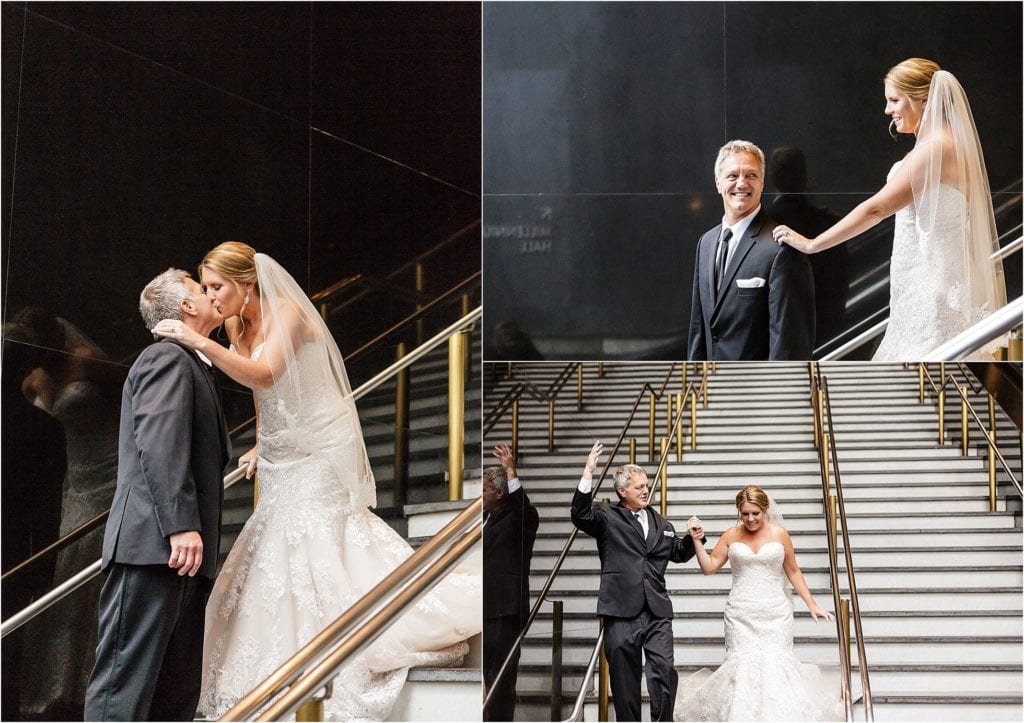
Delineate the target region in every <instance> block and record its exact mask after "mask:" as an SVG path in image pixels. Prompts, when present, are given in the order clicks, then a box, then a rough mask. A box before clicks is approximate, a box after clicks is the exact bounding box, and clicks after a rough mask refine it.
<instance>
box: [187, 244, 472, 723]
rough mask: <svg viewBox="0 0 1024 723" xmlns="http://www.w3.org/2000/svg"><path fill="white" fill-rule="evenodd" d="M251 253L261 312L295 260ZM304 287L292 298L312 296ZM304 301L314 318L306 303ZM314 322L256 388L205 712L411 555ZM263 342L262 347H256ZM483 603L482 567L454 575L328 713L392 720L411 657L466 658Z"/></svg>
mask: <svg viewBox="0 0 1024 723" xmlns="http://www.w3.org/2000/svg"><path fill="white" fill-rule="evenodd" d="M256 257H257V271H258V273H259V283H260V289H261V293H262V294H263V304H264V319H265V320H266V319H267V316H268V314H269V313H270V310H269V308H268V307H272V306H273V305H275V304H276V299H275V298H274V296H275V294H274V289H275V286H274V285H273V284H272V283H271V280H270V279H269V278H268V277H267V275H266V274H267V273H269V271H270V270H273V271H276V272H277V273H279V274H286V272H284V271H283V269H281V268H280V267H279V266H277V265H276V262H273V261H272V260H270V259H269V258H268V257H265V256H264V255H262V254H257V255H256ZM271 265H272V269H270V268H268V267H271ZM287 281H291V278H290V277H288V279H287ZM277 282H278V283H281V279H278V280H277ZM295 288H296V289H297V287H295ZM277 289H278V290H280V289H279V287H277ZM297 293H299V294H301V291H298V292H297ZM302 296H303V298H302V299H301V300H298V299H292V301H296V302H299V301H302V302H305V303H306V304H308V302H306V301H305V297H304V295H302ZM268 297H270V298H269V299H268ZM282 298H283V297H282ZM303 311H304V312H309V313H311V314H312V315H313V316H316V313H315V310H313V309H312V307H311V306H310V307H309V308H308V309H305V307H303ZM307 321H308V323H309V324H311V325H315V326H316V327H317V330H318V331H317V334H316V335H315V341H308V340H307V341H305V343H301V342H300V343H298V345H297V346H296V348H294V349H293V350H290V353H289V359H290V360H289V362H288V365H287V372H286V373H284V374H282V375H281V377H280V378H279V379H275V384H274V385H273V386H272V387H270V388H269V389H266V390H262V391H260V390H257V391H255V392H254V394H255V397H256V400H257V405H258V409H259V433H258V437H259V460H258V465H257V473H258V476H259V501H258V504H257V505H256V509H255V510H254V511H253V514H252V516H251V517H250V518H249V520H248V522H246V524H245V526H244V527H243V529H242V531H241V533H240V534H239V536H238V539H237V540H236V541H235V543H234V546H233V547H232V549H231V552H230V554H229V555H228V558H227V560H226V561H225V563H224V567H223V569H222V570H221V572H220V574H219V576H218V577H217V580H216V583H215V585H214V588H213V592H212V593H211V596H210V601H209V603H208V605H207V617H206V641H205V646H204V654H203V657H204V660H203V687H202V693H201V697H200V703H199V711H200V712H201V713H203V714H204V715H206V716H208V717H218V716H220V715H222V714H223V713H224V712H225V711H226V710H228V708H230V707H231V706H232V705H233V704H234V703H236V702H237V701H238V699H239V698H240V697H241V696H242V695H244V694H245V693H248V692H249V691H250V690H251V689H252V688H254V687H255V686H256V685H257V684H258V683H259V682H261V681H262V680H263V679H264V678H266V677H267V676H268V675H269V674H270V673H271V672H273V671H274V670H276V669H277V668H278V667H279V666H280V665H281V664H282V663H283V662H284V661H285V660H287V659H288V658H289V657H290V656H291V655H292V654H293V653H295V652H296V651H297V650H298V649H299V648H300V647H301V646H302V645H304V644H305V643H306V642H308V641H309V640H310V639H311V638H312V637H313V636H315V635H316V634H317V633H319V632H320V631H321V630H322V629H323V628H324V627H326V626H327V625H328V623H330V622H332V621H333V620H334V619H335V618H337V617H338V616H339V615H340V614H341V613H342V612H344V611H345V610H346V609H347V608H348V607H350V606H351V605H352V604H353V603H354V602H355V601H356V600H358V599H359V597H360V596H362V595H363V594H364V593H366V592H367V591H369V589H370V588H372V587H373V586H374V585H375V584H376V583H377V582H379V581H380V580H381V579H383V578H384V577H385V576H386V575H387V574H388V573H390V572H391V571H392V570H393V569H394V568H395V567H397V566H398V565H399V564H400V563H401V562H402V561H403V560H405V559H406V558H407V557H408V556H409V555H410V554H411V553H412V549H411V548H410V546H409V545H408V543H407V542H406V541H405V540H404V539H402V537H401V536H399V535H398V533H396V532H395V531H394V530H392V529H391V528H390V527H389V526H388V525H387V524H386V523H385V522H384V521H383V520H382V519H380V518H379V517H377V516H376V515H375V514H373V512H371V511H370V510H369V509H367V505H368V504H371V505H372V504H375V491H374V488H373V478H372V473H371V472H370V470H369V463H368V462H367V460H366V450H365V445H364V442H363V437H362V432H361V428H360V424H359V419H358V417H357V414H356V407H355V404H354V403H353V402H352V400H351V396H350V394H349V390H348V388H347V385H348V381H347V378H346V377H344V370H343V368H341V373H340V378H339V377H337V376H336V374H335V372H337V371H338V369H337V366H338V365H340V364H341V360H340V354H335V352H336V350H337V347H336V346H334V343H333V341H329V342H328V340H327V339H325V338H323V336H322V335H321V332H324V333H326V327H324V328H323V329H321V328H320V326H319V325H318V324H317V320H316V319H313V318H311V317H310V318H308V319H307ZM325 344H329V345H330V348H327V349H325V348H324V347H323V345H325ZM263 352H264V345H260V346H259V347H257V348H256V349H255V350H254V351H253V354H252V356H253V358H257V359H258V358H259V357H260V355H261V354H262V353H263ZM325 355H326V356H325ZM335 356H336V358H335ZM328 357H329V358H328ZM328 367H330V368H331V369H332V370H333V371H331V372H327V371H326V370H327V369H328ZM339 384H340V385H341V386H343V387H344V389H343V390H341V393H339V388H338V387H339ZM480 605H481V584H480V576H479V573H478V571H472V570H467V569H466V568H465V567H460V568H458V569H457V570H456V571H455V572H453V573H452V574H450V575H448V576H447V577H446V578H445V579H444V580H443V581H442V582H441V583H439V584H438V585H437V587H435V588H434V589H433V590H432V591H431V592H430V593H428V594H427V595H426V596H424V597H422V598H421V599H420V600H419V602H417V603H416V604H415V605H414V606H413V608H412V609H411V610H410V611H409V612H407V613H406V614H405V615H404V616H403V617H402V618H401V619H400V620H399V621H398V622H397V623H395V624H394V625H393V626H392V627H390V628H389V629H388V630H387V631H386V632H385V633H384V634H383V635H382V636H381V637H379V638H378V639H377V640H376V642H374V643H373V644H372V645H371V646H370V647H369V648H367V649H366V650H365V651H364V652H363V653H361V654H359V655H358V656H357V657H356V658H355V659H354V660H353V661H352V662H350V663H349V664H348V665H347V666H346V667H345V668H343V670H342V672H341V674H340V675H338V676H337V677H336V678H335V679H334V691H333V695H332V697H331V698H329V699H328V700H326V701H325V704H324V712H325V717H326V718H327V719H329V720H353V719H362V720H383V719H384V718H386V717H387V715H388V713H389V712H390V710H391V708H392V706H393V705H394V703H395V700H396V698H397V697H398V695H399V693H400V692H401V689H402V686H403V684H404V683H405V679H406V674H407V672H408V669H409V668H410V667H411V666H417V665H438V666H445V665H458V664H459V663H460V662H461V660H462V658H463V656H464V655H465V654H466V652H467V651H468V645H467V644H466V643H465V640H466V639H467V638H469V637H471V636H473V635H475V634H477V633H478V632H480V629H481V608H480Z"/></svg>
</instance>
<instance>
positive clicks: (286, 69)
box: [0, 3, 480, 720]
mask: <svg viewBox="0 0 1024 723" xmlns="http://www.w3.org/2000/svg"><path fill="white" fill-rule="evenodd" d="M0 13H2V17H0V20H2V32H3V43H2V52H3V58H2V60H3V62H2V70H0V72H2V73H3V76H2V81H3V88H2V91H3V137H2V143H3V146H2V152H3V182H2V197H3V211H4V213H3V218H4V235H3V253H2V256H3V260H4V278H3V291H4V293H3V308H2V317H3V318H2V321H3V331H4V356H3V369H2V375H3V384H4V415H5V418H4V425H3V445H2V447H3V452H4V458H3V472H2V474H3V480H4V482H3V492H4V564H3V566H4V570H7V569H9V567H10V566H11V565H14V564H16V563H17V562H20V561H21V560H23V559H24V558H25V557H26V556H27V555H28V554H30V553H32V552H36V551H38V550H39V549H40V548H41V547H43V546H45V545H46V544H48V543H49V542H52V541H53V540H54V539H55V538H56V537H57V535H58V534H61V533H66V532H68V531H69V530H70V529H72V528H73V527H75V526H77V525H78V524H79V523H81V522H82V521H84V520H86V519H88V518H90V517H92V516H94V515H96V514H97V513H99V512H102V511H104V510H105V509H106V508H108V507H109V502H110V497H111V494H112V490H113V484H114V480H115V479H116V451H117V448H116V445H117V422H118V404H119V401H120V387H121V384H122V382H123V379H124V375H125V373H126V372H127V369H128V367H129V365H130V364H131V362H132V361H133V360H134V357H135V355H136V354H137V353H138V352H139V351H140V350H141V349H142V348H143V347H144V346H145V345H147V344H148V343H150V341H152V338H151V337H150V335H149V334H148V333H147V331H146V330H145V328H144V327H143V324H142V321H141V318H140V316H139V312H138V296H139V292H140V291H141V289H142V287H143V286H144V285H145V284H146V283H147V282H148V281H149V280H150V279H152V278H153V277H154V276H156V275H157V274H158V273H160V272H161V271H163V270H165V269H166V268H168V267H169V266H177V267H181V268H185V269H195V267H196V264H197V263H198V261H199V260H200V259H201V258H202V256H203V254H204V253H205V252H206V251H207V250H208V249H210V248H212V247H213V246H215V245H216V244H218V243H220V242H222V241H225V240H228V239H236V240H242V241H246V242H248V243H250V244H252V245H253V246H255V247H256V248H257V249H258V250H260V251H265V252H267V253H269V254H270V255H272V256H274V257H275V258H276V259H277V260H279V261H280V262H281V263H282V264H283V265H284V266H285V267H286V268H287V269H288V270H289V271H290V272H291V273H292V274H293V275H294V276H295V278H296V279H297V280H298V281H299V283H300V284H302V285H303V287H304V288H305V289H306V290H307V291H308V292H309V293H310V294H313V293H315V292H317V291H319V290H321V289H323V288H324V287H327V286H329V285H330V284H333V283H334V282H337V281H338V280H339V279H342V278H346V277H350V276H353V275H356V274H361V275H363V276H366V277H384V276H386V275H387V274H389V273H390V272H392V271H394V270H395V269H398V268H399V267H401V266H403V265H404V264H406V262H408V261H409V260H410V259H411V258H413V257H415V256H416V255H417V254H420V253H422V252H424V251H426V250H427V249H430V248H431V247H434V246H435V245H436V244H438V243H439V242H442V241H444V240H445V239H447V238H449V237H451V236H452V235H453V234H456V232H458V231H459V230H460V229H466V228H467V226H469V225H471V224H472V223H473V222H474V221H475V220H477V219H478V218H479V213H480V199H479V187H480V181H479V175H480V62H479V53H480V7H479V5H476V4H472V3H441V4H430V3H409V4H389V5H388V6H386V7H385V6H383V5H379V4H374V3H53V4H50V3H3V4H2V6H0ZM472 228H473V232H474V233H476V232H477V231H476V227H472ZM469 241H470V242H469V243H466V244H464V247H463V248H465V249H467V250H466V251H464V252H463V253H462V254H461V255H460V256H459V257H458V258H456V259H455V260H454V262H453V263H446V264H445V265H444V266H443V267H442V266H439V265H437V264H435V265H434V267H432V268H431V267H429V266H428V270H427V279H426V282H425V284H424V288H425V289H426V291H427V292H428V293H429V292H432V291H440V290H443V289H447V288H448V287H449V286H451V285H452V284H454V283H455V281H458V280H461V279H463V278H464V277H465V276H466V275H467V274H468V273H470V272H471V271H476V270H479V266H480V259H479V253H478V252H479V245H478V242H477V241H476V240H475V239H473V238H470V239H469ZM450 255H451V254H449V256H450ZM403 283H404V280H403ZM409 286H410V287H411V283H410V284H409ZM412 296H413V295H412V294H407V295H406V297H407V298H403V299H402V300H400V301H381V300H380V296H378V297H377V301H376V306H375V311H376V313H375V314H365V313H364V314H351V315H349V317H346V318H344V319H336V320H335V321H336V323H335V324H334V325H333V327H334V328H335V329H336V330H337V332H338V341H339V346H340V347H341V349H342V351H343V352H345V353H347V352H348V351H350V350H351V349H354V348H356V347H358V346H359V345H361V344H363V343H364V342H366V341H367V340H368V339H369V338H372V337H373V336H375V335H376V334H378V333H379V332H380V331H381V330H382V329H383V328H386V327H387V326H388V325H389V324H390V323H393V321H394V316H395V315H397V316H399V317H401V316H404V315H405V314H407V313H410V311H411V310H412V309H413V308H414V306H415V303H417V300H416V299H414V298H412ZM15 346H16V347H17V352H11V351H10V349H11V348H12V347H15ZM372 371H378V370H377V369H374V370H372ZM353 381H354V382H355V383H359V382H360V381H362V379H357V378H354V379H353ZM225 387H226V389H225V396H226V399H225V406H226V409H227V411H228V414H229V420H228V421H229V424H230V425H231V426H235V425H236V424H237V423H239V422H241V421H242V420H244V419H247V418H248V417H250V416H251V415H252V413H253V408H252V398H251V394H250V393H248V392H247V391H244V390H241V389H238V388H231V385H225ZM17 419H20V420H23V422H24V424H14V423H13V422H14V421H15V420H17ZM30 430H35V432H34V433H33V434H32V435H31V436H29V437H26V436H25V433H26V432H27V431H30ZM19 435H20V436H19ZM243 451H244V450H243ZM30 513H31V514H30ZM36 517H38V519H36ZM8 523H10V524H8ZM101 536H102V533H101V532H99V531H98V530H97V531H96V532H95V533H93V534H92V535H91V536H90V537H88V538H86V540H85V541H84V542H83V544H79V545H77V546H76V547H74V548H73V551H70V550H69V551H68V552H67V553H66V554H62V556H61V557H60V558H59V559H58V560H56V563H52V562H51V563H50V566H49V568H48V569H46V568H41V569H37V570H35V571H34V573H33V574H32V575H31V576H30V577H32V579H31V580H27V578H26V580H27V581H26V582H24V584H20V583H19V585H17V586H14V585H8V584H6V583H5V586H4V604H5V607H4V616H5V617H6V616H7V615H8V614H9V612H11V611H10V610H9V606H8V603H9V602H10V603H11V604H12V605H14V604H19V607H20V604H21V603H24V602H25V601H26V600H27V599H31V598H32V597H34V596H37V595H38V594H39V592H40V590H45V589H49V588H50V587H52V584H53V582H54V580H55V579H56V580H60V579H63V578H65V577H67V576H68V575H70V574H71V573H73V572H77V571H78V570H80V569H81V568H82V567H83V566H84V561H85V560H86V558H88V562H92V561H94V560H95V559H97V558H98V555H99V547H98V540H99V539H100V538H101ZM9 537H11V539H15V540H17V541H20V542H23V543H24V544H22V545H20V546H19V545H17V544H12V545H11V546H8V541H9V540H8V538H9ZM9 553H10V554H9ZM37 578H38V579H37ZM16 587H17V590H18V591H20V592H19V595H20V596H19V595H16V594H15V588H16ZM22 592H23V593H24V594H23V595H21V594H20V593H22ZM87 592H88V591H87ZM89 594H92V593H89ZM68 608H74V610H71V611H70V612H69V611H68ZM76 611H77V612H76ZM79 613H80V614H81V615H82V616H84V617H83V618H82V619H78V618H76V617H75V615H76V614H79ZM55 615H56V617H57V618H59V619H56V618H55V619H54V620H52V621H51V622H49V623H47V625H46V626H45V627H46V628H47V629H48V632H49V633H51V634H50V635H49V636H43V637H45V638H46V640H42V639H40V640H33V639H32V638H33V635H34V634H35V633H33V632H32V631H31V630H28V629H27V628H28V626H26V632H25V634H24V635H22V633H21V631H19V634H18V636H19V638H18V639H19V640H20V641H22V642H23V643H24V645H25V646H26V650H32V651H33V654H32V656H31V657H32V658H33V659H38V661H39V665H41V666H45V669H42V668H41V669H39V670H38V671H32V672H26V674H25V676H24V680H29V681H31V682H30V683H24V682H23V681H22V682H21V683H19V676H18V675H13V674H12V675H6V674H5V676H4V680H5V686H4V717H5V718H8V717H20V716H35V717H41V718H43V719H47V720H61V719H68V718H70V719H74V718H75V717H76V716H78V719H80V716H81V696H82V695H83V693H84V690H82V688H81V680H84V677H83V676H84V675H87V674H88V668H89V667H90V666H91V655H87V656H84V657H82V656H81V655H80V653H81V651H82V650H86V649H88V650H89V651H91V650H92V648H93V645H94V643H93V644H91V643H89V642H88V641H87V640H86V639H85V638H82V637H81V636H80V637H79V640H80V642H81V645H79V646H77V647H76V648H75V649H74V652H77V653H78V654H79V657H80V659H79V660H77V661H70V660H68V661H64V662H61V661H58V660H57V659H56V658H54V657H53V656H52V655H50V654H49V653H41V652H40V651H41V650H42V649H43V648H44V647H45V646H47V645H51V644H53V641H54V640H56V639H57V638H59V637H60V636H61V635H63V633H61V632H59V631H63V630H66V631H68V634H71V631H74V630H75V629H76V628H79V629H86V630H89V631H93V632H94V631H95V629H96V621H95V605H94V604H90V603H89V601H88V600H85V599H84V598H83V597H81V596H79V597H77V598H76V599H75V602H74V605H71V606H66V608H65V609H64V611H63V612H60V613H55ZM83 626H84V628H83ZM54 631H57V633H56V634H53V633H54ZM13 640H14V639H13V638H12V639H11V640H9V641H5V644H4V669H5V673H6V672H7V671H12V670H16V669H18V666H19V664H18V663H17V661H15V662H13V663H12V662H11V661H12V660H13V658H12V657H11V656H15V655H17V654H18V651H17V650H13V649H12V647H11V645H10V644H9V643H11V642H12V641H13ZM58 647H59V645H58ZM62 649H63V650H64V652H68V651H70V650H71V648H70V647H69V646H67V645H64V646H63V648H62ZM8 664H11V665H13V666H14V667H11V668H8ZM25 665H31V663H30V662H29V661H27V660H26V662H25ZM27 670H28V669H27V668H26V671H27ZM37 673H38V674H37ZM79 679H81V680H79ZM76 680H78V681H79V682H77V683H76V682H75V681H76ZM7 681H10V682H11V684H12V686H13V688H14V689H13V690H11V689H10V688H11V687H12V686H8V685H6V683H7ZM18 687H20V691H19V690H18ZM19 695H20V698H21V700H20V702H19V701H18V700H17V698H18V696H19ZM12 696H13V697H12ZM15 710H20V714H14V713H12V711H15Z"/></svg>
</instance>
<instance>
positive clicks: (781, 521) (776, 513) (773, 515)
mask: <svg viewBox="0 0 1024 723" xmlns="http://www.w3.org/2000/svg"><path fill="white" fill-rule="evenodd" d="M764 519H765V522H767V523H768V524H769V525H772V526H774V527H785V526H786V524H785V523H786V519H785V518H784V517H783V516H782V512H781V511H780V510H779V506H778V505H777V504H776V503H775V498H774V497H772V496H771V495H769V496H768V510H767V511H766V512H765V517H764ZM782 587H783V589H784V590H785V591H786V592H787V593H790V592H793V583H791V582H790V581H789V576H787V575H786V571H785V570H783V571H782Z"/></svg>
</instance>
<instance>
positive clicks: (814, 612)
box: [807, 605, 835, 622]
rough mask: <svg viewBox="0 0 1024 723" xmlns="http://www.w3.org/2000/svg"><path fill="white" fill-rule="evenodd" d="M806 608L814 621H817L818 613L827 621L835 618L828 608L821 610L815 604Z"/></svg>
mask: <svg viewBox="0 0 1024 723" xmlns="http://www.w3.org/2000/svg"><path fill="white" fill-rule="evenodd" d="M807 610H808V612H810V613H811V617H812V618H814V622H818V616H819V615H820V616H821V617H823V618H825V619H826V620H829V621H832V620H835V616H833V615H832V613H830V612H829V611H828V610H822V609H821V608H820V607H818V606H817V605H810V606H808V608H807Z"/></svg>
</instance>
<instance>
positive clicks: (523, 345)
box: [490, 321, 544, 361]
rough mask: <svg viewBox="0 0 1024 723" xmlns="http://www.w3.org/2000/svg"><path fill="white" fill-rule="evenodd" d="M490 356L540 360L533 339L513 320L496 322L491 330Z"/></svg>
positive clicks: (513, 359)
mask: <svg viewBox="0 0 1024 723" xmlns="http://www.w3.org/2000/svg"><path fill="white" fill-rule="evenodd" d="M491 349H492V355H491V356H490V358H491V359H492V360H495V361H542V360H543V359H544V356H543V355H542V354H541V353H540V352H539V351H537V347H536V346H534V345H533V340H532V339H530V336H529V334H527V333H526V332H525V331H523V329H522V328H521V327H520V326H519V324H518V323H516V322H514V321H501V322H498V323H497V324H496V325H495V327H494V330H493V331H492V332H491Z"/></svg>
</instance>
